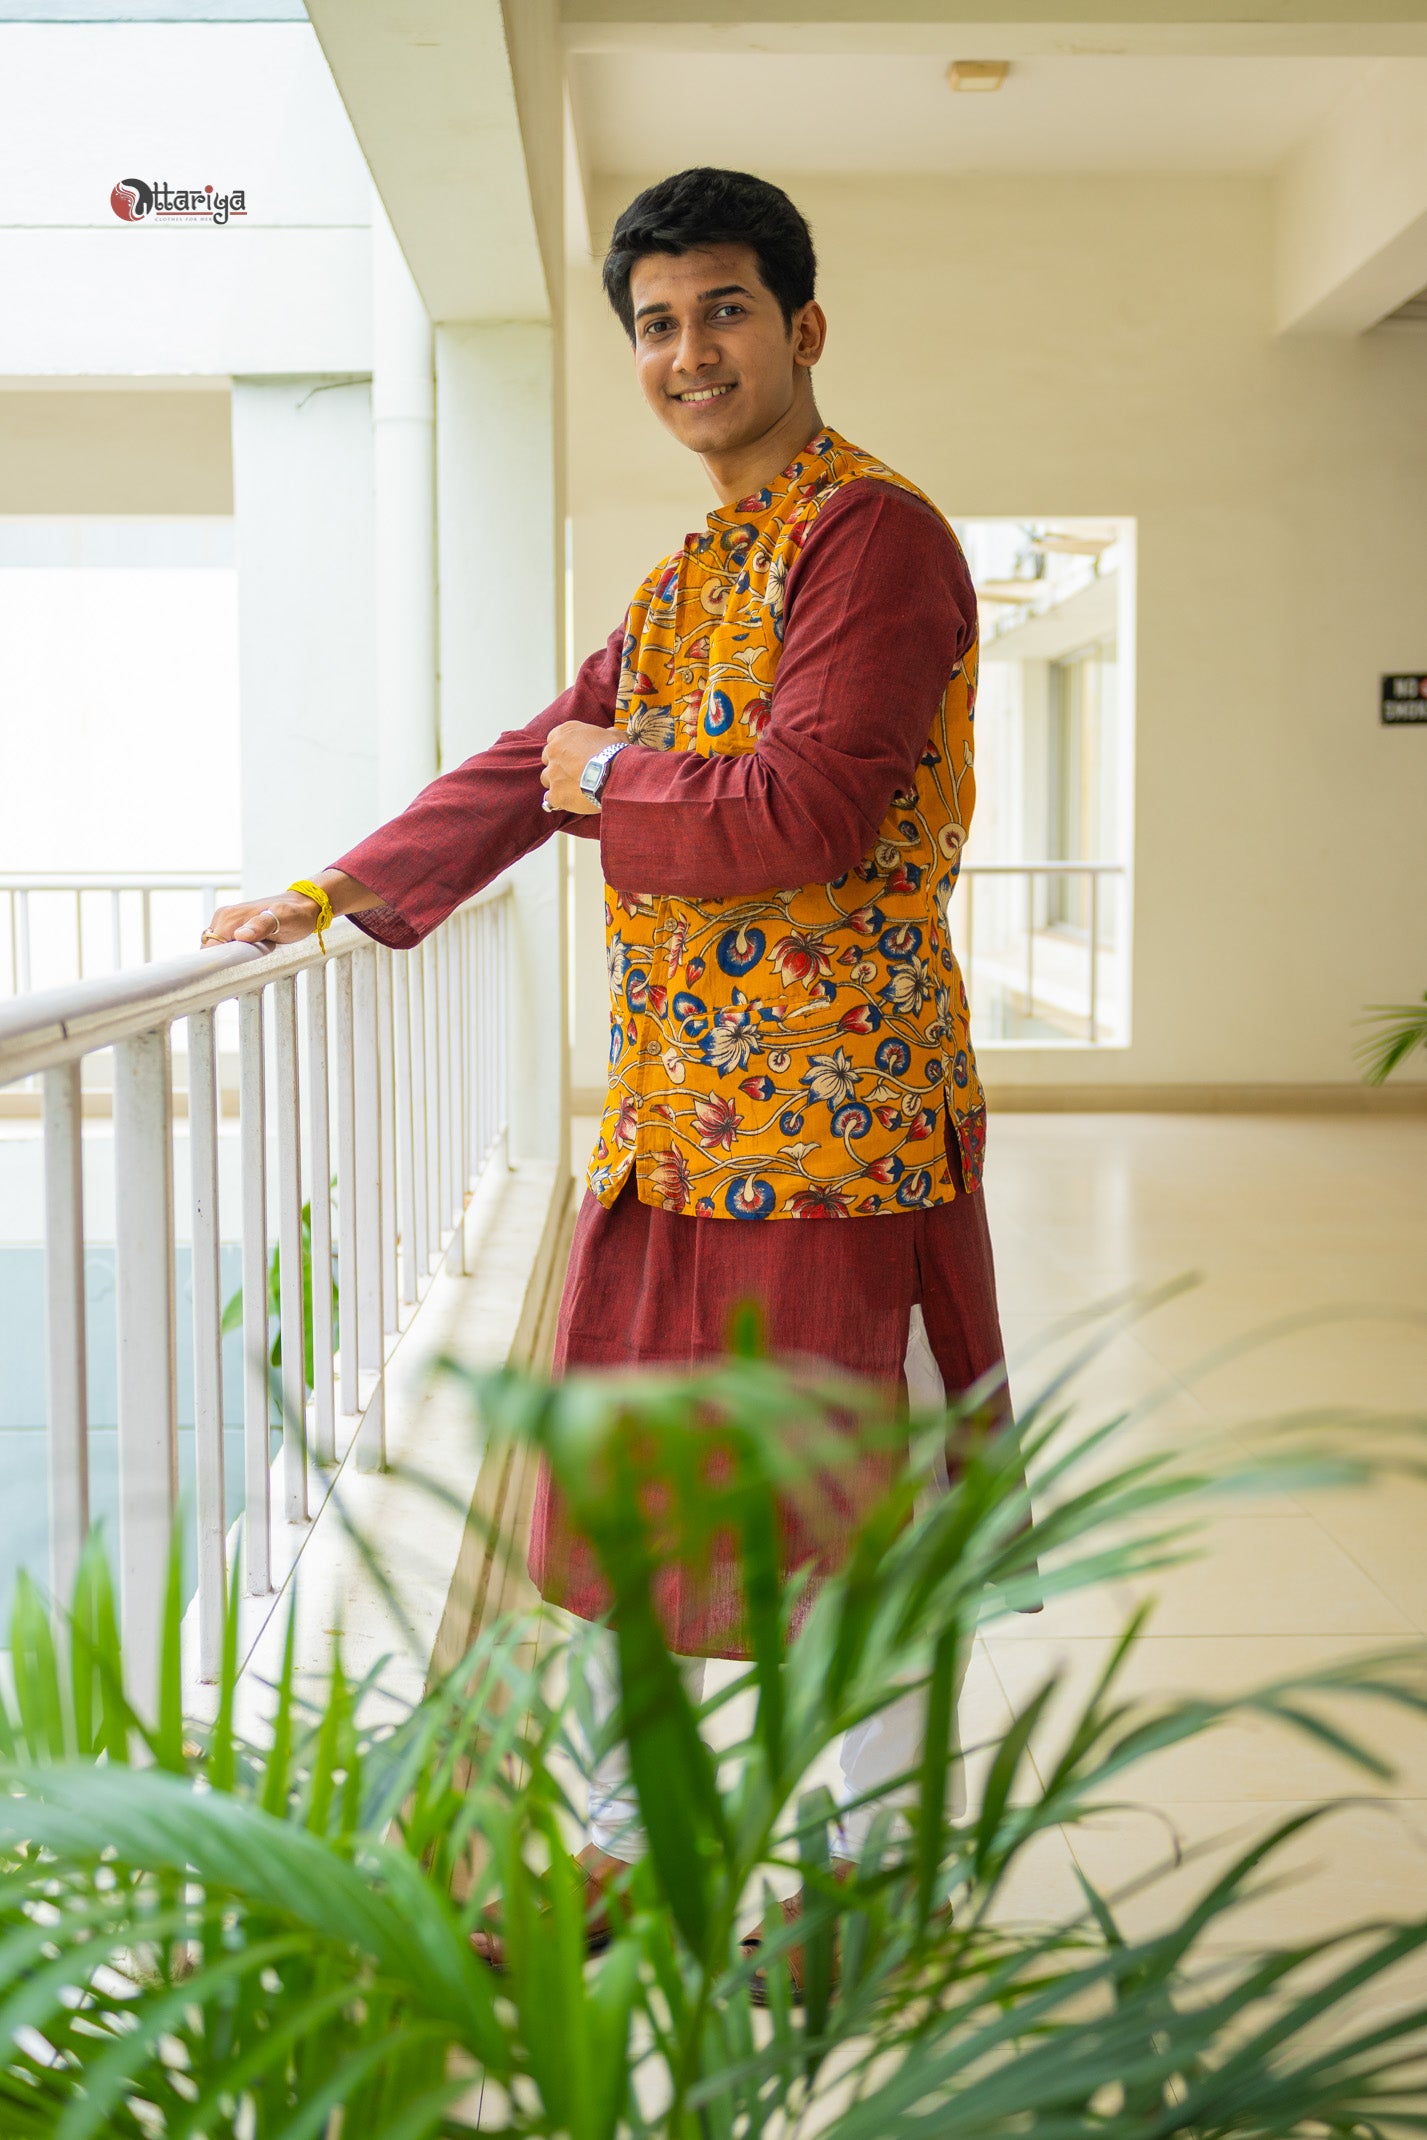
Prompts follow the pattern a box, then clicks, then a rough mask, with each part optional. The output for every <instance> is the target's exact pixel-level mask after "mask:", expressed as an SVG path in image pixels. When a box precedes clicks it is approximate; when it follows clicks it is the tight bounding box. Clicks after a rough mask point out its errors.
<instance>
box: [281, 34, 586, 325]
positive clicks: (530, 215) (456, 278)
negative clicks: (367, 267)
mask: <svg viewBox="0 0 1427 2140" xmlns="http://www.w3.org/2000/svg"><path fill="white" fill-rule="evenodd" d="M307 12H308V15H309V16H310V18H311V21H312V26H313V28H314V29H315V31H316V32H317V36H318V40H319V42H320V43H321V46H322V50H323V52H324V53H325V54H326V57H327V64H328V65H329V67H330V68H331V69H332V76H333V80H334V81H335V82H336V85H337V90H338V94H339V95H340V96H341V99H342V102H343V103H344V104H345V106H346V108H347V113H348V116H349V118H350V119H351V121H352V126H353V128H354V130H355V132H356V136H357V139H358V141H359V142H360V143H361V147H362V153H363V155H364V156H365V157H366V159H367V163H368V165H369V167H370V169H371V173H372V176H373V178H374V180H375V182H376V187H377V191H378V193H379V194H380V195H381V198H382V203H383V205H384V207H385V208H386V212H387V214H388V216H389V217H390V218H391V223H392V228H393V229H394V230H395V232H396V235H397V240H398V243H399V244H400V246H401V249H402V252H403V253H404V254H405V256H406V260H407V264H408V266H409V267H410V269H411V272H412V274H413V276H414V277H415V279H416V285H417V288H418V289H419V290H420V292H421V296H422V301H423V303H424V304H425V306H426V309H427V311H428V312H429V313H430V315H431V317H432V319H433V320H482V319H485V320H491V319H501V320H545V319H548V318H549V317H550V299H549V292H548V288H547V284H546V278H545V270H544V264H543V261H542V256H541V249H540V243H539V238H538V235H537V229H536V218H535V210H534V204H533V201H532V196H531V187H530V179H529V173H528V171H527V167H526V160H525V151H524V144H523V141H522V136H521V127H520V118H519V113H518V110H517V106H516V92H515V81H514V76H513V73H512V68H511V60H510V54H509V51H508V48H507V43H506V35H505V26H504V21H503V18H502V10H501V6H500V0H308V8H307Z"/></svg>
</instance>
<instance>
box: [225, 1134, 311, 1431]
mask: <svg viewBox="0 0 1427 2140" xmlns="http://www.w3.org/2000/svg"><path fill="white" fill-rule="evenodd" d="M336 1186H337V1180H336V1176H335V1175H334V1176H333V1179H332V1187H333V1188H334V1189H335V1188H336ZM268 1323H269V1326H270V1327H271V1329H272V1332H273V1341H272V1350H271V1351H270V1352H269V1354H268V1365H269V1366H270V1367H273V1368H280V1367H281V1366H282V1250H281V1248H279V1247H276V1246H275V1247H274V1249H273V1252H272V1256H271V1258H270V1260H269V1263H268ZM339 1323H340V1316H339V1298H338V1287H337V1252H336V1250H335V1249H334V1250H333V1251H332V1342H333V1344H334V1345H335V1344H336V1343H337V1339H338V1330H339ZM218 1327H219V1331H220V1333H221V1335H222V1336H223V1337H227V1336H228V1335H229V1334H230V1333H231V1332H232V1331H234V1330H241V1329H242V1327H243V1289H242V1287H241V1286H240V1287H239V1288H238V1290H237V1292H236V1293H234V1294H232V1295H231V1296H230V1298H229V1299H228V1300H227V1302H226V1303H225V1304H224V1308H223V1320H222V1322H221V1323H220V1324H219V1326H218ZM302 1352H303V1373H304V1376H305V1377H306V1382H307V1388H308V1390H309V1391H311V1390H313V1389H315V1388H316V1386H317V1385H316V1382H315V1381H314V1379H313V1372H312V1206H311V1204H304V1205H303V1207H302ZM273 1394H274V1395H275V1396H276V1398H277V1400H278V1404H279V1406H281V1403H282V1386H281V1384H280V1383H277V1384H275V1385H274V1391H273ZM279 1417H281V1413H279Z"/></svg>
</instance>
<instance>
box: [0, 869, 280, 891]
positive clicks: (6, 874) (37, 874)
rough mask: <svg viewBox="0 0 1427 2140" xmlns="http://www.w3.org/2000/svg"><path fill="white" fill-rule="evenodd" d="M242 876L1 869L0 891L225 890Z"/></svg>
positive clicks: (170, 871)
mask: <svg viewBox="0 0 1427 2140" xmlns="http://www.w3.org/2000/svg"><path fill="white" fill-rule="evenodd" d="M242 877H243V872H242V871H241V870H240V869H144V870H133V869H127V870H125V869H116V870H92V869H33V870H19V871H15V870H0V892H201V891H203V890H204V889H205V887H206V886H208V885H210V884H215V885H217V886H218V888H219V890H220V891H225V892H226V891H228V890H230V889H231V888H232V887H233V886H234V885H237V884H240V883H241V882H242Z"/></svg>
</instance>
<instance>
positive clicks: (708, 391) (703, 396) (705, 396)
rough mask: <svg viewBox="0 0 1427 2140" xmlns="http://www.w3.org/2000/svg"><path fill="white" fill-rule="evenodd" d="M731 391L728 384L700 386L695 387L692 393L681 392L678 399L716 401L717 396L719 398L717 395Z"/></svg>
mask: <svg viewBox="0 0 1427 2140" xmlns="http://www.w3.org/2000/svg"><path fill="white" fill-rule="evenodd" d="M732 391H733V389H732V387H728V386H701V387H699V388H697V389H696V390H695V391H694V392H693V393H689V394H681V395H680V396H679V399H680V401H686V402H687V401H717V400H718V398H719V396H720V395H721V394H731V393H732Z"/></svg>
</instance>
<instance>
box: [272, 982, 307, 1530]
mask: <svg viewBox="0 0 1427 2140" xmlns="http://www.w3.org/2000/svg"><path fill="white" fill-rule="evenodd" d="M272 993H273V1023H274V1027H275V1031H276V1039H277V1065H276V1067H277V1092H276V1094H275V1096H274V1098H275V1104H276V1107H277V1172H278V1182H277V1235H278V1264H279V1270H280V1274H281V1275H280V1283H281V1299H280V1302H279V1309H278V1312H279V1316H280V1319H281V1320H280V1328H281V1332H282V1338H281V1343H282V1487H283V1514H284V1515H285V1516H286V1518H287V1521H288V1522H289V1523H305V1522H306V1521H307V1376H306V1363H305V1358H304V1355H305V1353H306V1349H307V1347H306V1333H305V1329H304V1324H305V1322H306V1316H305V1313H304V1302H303V1292H304V1287H303V1283H302V1099H301V1093H300V1090H299V1085H298V1067H297V983H296V980H295V979H294V978H293V976H292V975H289V976H288V977H287V978H286V979H285V980H282V981H274V983H273V987H272Z"/></svg>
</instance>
